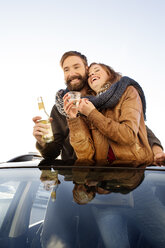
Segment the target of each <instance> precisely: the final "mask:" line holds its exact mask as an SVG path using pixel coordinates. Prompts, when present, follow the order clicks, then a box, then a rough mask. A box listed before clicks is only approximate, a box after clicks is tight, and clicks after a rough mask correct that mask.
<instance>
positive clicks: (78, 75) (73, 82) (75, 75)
mask: <svg viewBox="0 0 165 248" xmlns="http://www.w3.org/2000/svg"><path fill="white" fill-rule="evenodd" d="M63 70H64V78H65V81H66V84H67V87H68V89H69V90H75V91H80V90H82V89H83V88H84V86H85V85H86V84H87V78H88V72H87V66H85V65H84V62H83V60H82V59H81V58H80V57H78V56H69V57H67V58H66V59H65V60H64V63H63Z"/></svg>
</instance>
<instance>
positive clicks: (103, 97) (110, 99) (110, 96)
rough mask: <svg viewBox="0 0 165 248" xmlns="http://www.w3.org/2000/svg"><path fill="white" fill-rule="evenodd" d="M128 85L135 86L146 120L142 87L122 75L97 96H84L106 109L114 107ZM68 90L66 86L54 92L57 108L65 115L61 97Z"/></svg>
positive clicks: (98, 107)
mask: <svg viewBox="0 0 165 248" xmlns="http://www.w3.org/2000/svg"><path fill="white" fill-rule="evenodd" d="M130 85H131V86H133V87H135V88H136V90H137V91H138V93H139V96H140V98H141V101H142V106H143V113H144V120H146V100H145V95H144V92H143V89H142V88H141V86H140V85H139V84H138V83H137V82H136V81H135V80H133V79H131V78H129V77H126V76H124V77H122V78H121V79H120V80H119V81H118V82H116V83H114V84H112V85H111V87H110V88H109V89H108V90H106V91H105V92H103V93H101V94H99V95H97V96H86V97H85V98H88V99H89V100H90V101H91V102H92V103H93V105H94V106H95V107H96V108H97V109H99V110H102V109H107V108H114V107H115V106H116V104H117V103H118V102H119V100H120V98H121V97H122V95H123V93H124V92H125V90H126V89H127V87H128V86H130ZM68 91H69V90H68V89H67V88H66V89H65V90H59V91H58V92H57V93H56V106H57V109H58V111H59V112H60V113H61V114H62V115H65V116H66V113H65V111H64V109H63V99H62V98H63V96H64V95H65V94H66V93H67V92H68ZM83 98H84V97H83Z"/></svg>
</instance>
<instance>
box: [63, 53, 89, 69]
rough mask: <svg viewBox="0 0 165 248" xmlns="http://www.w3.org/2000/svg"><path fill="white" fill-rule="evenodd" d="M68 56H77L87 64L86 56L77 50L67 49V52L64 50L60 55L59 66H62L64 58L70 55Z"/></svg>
mask: <svg viewBox="0 0 165 248" xmlns="http://www.w3.org/2000/svg"><path fill="white" fill-rule="evenodd" d="M70 56H78V57H80V58H81V59H82V60H83V62H84V65H85V66H88V61H87V57H86V56H85V55H83V54H81V53H79V52H77V51H69V52H66V53H64V54H63V55H62V57H61V60H60V65H61V67H62V66H63V63H64V61H65V59H66V58H68V57H70Z"/></svg>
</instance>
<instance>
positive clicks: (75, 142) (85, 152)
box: [68, 116, 95, 161]
mask: <svg viewBox="0 0 165 248" xmlns="http://www.w3.org/2000/svg"><path fill="white" fill-rule="evenodd" d="M68 126H69V136H70V143H71V145H72V146H73V149H74V151H75V152H76V156H77V158H78V160H84V161H85V160H89V161H90V160H92V159H93V156H94V153H95V149H94V144H93V140H92V138H91V134H90V131H89V127H88V126H87V123H86V122H85V121H84V120H83V119H82V117H80V116H79V117H77V118H74V119H68Z"/></svg>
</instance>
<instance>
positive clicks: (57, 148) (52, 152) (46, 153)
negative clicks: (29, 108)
mask: <svg viewBox="0 0 165 248" xmlns="http://www.w3.org/2000/svg"><path fill="white" fill-rule="evenodd" d="M51 118H52V119H53V120H52V122H51V124H52V130H53V135H54V141H53V142H51V143H45V142H43V141H42V135H43V133H44V132H45V131H44V130H46V127H45V128H44V125H45V124H42V126H41V124H38V122H37V121H36V122H35V120H36V118H33V121H34V122H35V126H34V131H33V135H34V137H35V138H36V140H37V142H36V148H37V149H38V150H39V152H40V153H41V155H42V156H43V157H44V158H52V159H54V158H57V157H58V156H59V155H60V153H61V150H62V148H63V140H64V136H63V132H62V129H61V126H62V123H60V122H62V121H61V119H60V118H59V116H58V111H57V109H56V108H55V107H53V108H52V111H51Z"/></svg>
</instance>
